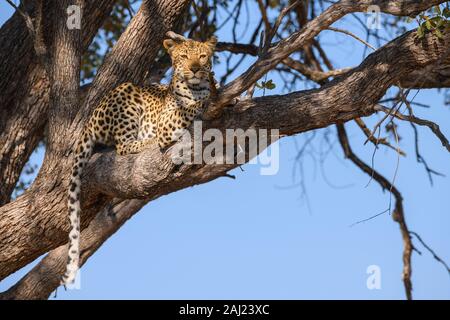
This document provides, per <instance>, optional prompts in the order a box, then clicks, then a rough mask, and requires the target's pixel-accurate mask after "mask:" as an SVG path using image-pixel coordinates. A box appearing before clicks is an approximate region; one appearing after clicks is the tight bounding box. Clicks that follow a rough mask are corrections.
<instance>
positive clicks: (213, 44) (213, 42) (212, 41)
mask: <svg viewBox="0 0 450 320" xmlns="http://www.w3.org/2000/svg"><path fill="white" fill-rule="evenodd" d="M206 44H207V45H208V47H209V48H210V49H211V50H212V51H214V50H215V49H216V44H217V37H216V36H212V37H211V38H209V39H208V40H207V41H206Z"/></svg>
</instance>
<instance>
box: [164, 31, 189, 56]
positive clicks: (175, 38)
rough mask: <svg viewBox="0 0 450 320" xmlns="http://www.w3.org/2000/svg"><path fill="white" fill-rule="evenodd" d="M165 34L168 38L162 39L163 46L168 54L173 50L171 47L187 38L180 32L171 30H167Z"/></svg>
mask: <svg viewBox="0 0 450 320" xmlns="http://www.w3.org/2000/svg"><path fill="white" fill-rule="evenodd" d="M166 36H167V37H168V38H169V39H166V40H164V41H163V46H164V48H166V50H167V52H168V53H169V54H170V53H171V52H172V50H173V48H175V46H176V45H177V44H180V43H182V42H183V41H186V40H187V39H186V38H185V37H184V36H182V35H181V34H178V33H175V32H173V31H167V32H166Z"/></svg>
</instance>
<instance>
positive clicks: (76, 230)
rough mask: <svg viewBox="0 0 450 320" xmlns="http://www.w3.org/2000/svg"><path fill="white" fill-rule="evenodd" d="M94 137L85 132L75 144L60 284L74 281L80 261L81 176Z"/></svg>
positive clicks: (91, 148)
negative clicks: (67, 225) (68, 229)
mask: <svg viewBox="0 0 450 320" xmlns="http://www.w3.org/2000/svg"><path fill="white" fill-rule="evenodd" d="M94 144H95V136H94V135H92V134H90V133H89V131H88V130H85V131H84V132H83V134H82V135H81V138H80V139H79V140H78V142H77V147H76V152H75V161H74V164H73V167H72V175H71V176H70V185H69V198H68V209H69V220H70V232H69V252H68V258H67V266H66V272H65V274H64V275H63V277H62V280H61V284H63V285H66V284H71V283H73V282H74V281H75V278H76V276H77V272H78V269H79V261H80V212H81V207H80V190H81V174H82V171H83V168H84V167H85V165H86V163H87V162H88V160H89V158H90V157H91V155H92V151H93V149H94Z"/></svg>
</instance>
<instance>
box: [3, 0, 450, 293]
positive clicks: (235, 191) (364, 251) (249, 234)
mask: <svg viewBox="0 0 450 320" xmlns="http://www.w3.org/2000/svg"><path fill="white" fill-rule="evenodd" d="M250 9H251V10H253V9H254V8H253V7H252V5H250ZM11 13H12V11H11V9H10V8H9V7H8V6H7V5H6V4H5V2H0V24H3V22H4V21H5V20H6V19H7V18H8V17H9V16H10V15H11ZM362 17H363V16H362ZM258 19H259V16H258V15H254V16H253V15H252V16H251V20H250V23H251V24H255V23H257V22H258ZM336 25H337V26H340V27H342V28H344V27H345V29H347V30H351V31H353V32H355V33H356V34H358V35H360V36H364V33H363V32H362V29H361V27H359V26H358V25H357V24H356V23H355V20H351V19H350V18H348V19H345V20H343V21H341V22H339V23H338V24H336ZM243 27H245V26H242V25H241V28H243ZM218 37H219V40H221V41H231V35H230V32H229V29H227V28H225V29H223V30H222V31H220V32H219V33H218ZM323 37H324V39H323V42H324V43H326V46H325V48H326V49H327V50H328V51H329V52H330V53H331V56H332V60H333V62H334V63H335V66H336V67H346V66H355V65H357V64H358V63H360V61H361V59H362V57H363V50H364V48H363V45H362V44H361V43H359V42H356V41H355V40H354V39H352V38H349V37H348V36H345V35H341V34H338V35H336V34H334V33H331V32H324V34H323ZM242 41H245V39H243V40H242ZM372 44H374V45H376V43H372ZM250 62H251V59H248V60H246V63H245V64H244V66H243V67H242V68H239V69H238V70H236V73H235V74H234V76H236V75H238V74H239V73H240V72H242V71H244V70H245V69H246V67H248V66H249V63H250ZM215 72H216V74H218V75H220V74H221V72H223V68H222V67H217V68H216V69H215ZM268 78H270V79H273V81H274V82H275V83H281V79H280V78H279V77H278V76H277V75H276V74H272V73H270V74H269V75H268ZM280 87H281V86H279V87H278V88H277V89H276V90H274V91H271V92H266V94H272V93H281V91H280V90H281V89H280ZM258 94H261V92H259V93H258ZM413 94H415V92H414V93H413ZM415 101H417V102H423V103H427V104H429V105H430V106H431V108H430V109H425V108H415V110H414V111H415V113H416V115H417V116H419V117H423V118H427V119H430V120H433V121H436V122H437V123H438V124H439V125H440V127H441V130H442V131H443V132H444V133H445V134H446V135H447V136H448V137H449V136H450V122H449V121H448V120H446V119H449V116H450V110H449V109H448V107H446V106H445V105H444V98H443V94H442V93H438V92H437V91H436V90H421V91H420V92H419V93H418V94H417V97H416V98H415ZM377 119H379V116H377V115H375V116H372V117H371V118H369V119H365V120H366V122H367V123H368V124H372V125H373V124H374V123H376V121H377ZM347 127H348V133H349V136H350V138H351V143H352V146H353V149H354V151H355V152H356V153H357V154H358V155H359V156H361V158H363V159H364V160H365V161H367V162H369V163H370V159H371V156H372V153H373V147H372V146H371V145H370V144H367V145H363V143H364V139H363V138H362V134H361V133H360V131H359V129H358V128H356V126H355V125H354V124H351V123H349V124H348V125H347ZM327 133H328V134H327ZM334 133H335V129H334V128H333V127H330V128H328V129H323V130H319V131H317V132H316V133H315V134H314V133H312V132H309V133H305V134H302V135H298V136H295V137H290V138H284V139H282V140H281V142H280V170H279V172H278V174H276V175H273V176H262V175H260V171H259V167H258V165H245V166H243V171H241V170H240V169H236V170H234V171H232V172H231V174H234V175H236V180H231V179H227V178H221V179H218V180H215V181H213V182H210V183H208V184H205V185H201V186H196V187H193V188H188V189H185V190H182V191H179V192H176V193H173V194H170V195H167V196H165V197H162V198H160V199H158V200H156V201H154V202H152V203H150V204H149V205H147V206H146V207H145V208H144V209H143V210H141V212H139V213H138V214H137V215H135V216H134V217H133V218H132V219H131V220H130V221H129V222H127V224H126V225H125V226H124V227H123V228H122V229H120V230H119V231H118V232H117V233H116V234H115V235H114V236H113V237H111V238H110V239H109V240H108V241H107V242H106V243H105V244H104V245H103V246H102V247H101V249H100V250H98V252H97V253H96V254H95V255H94V256H93V257H92V258H90V260H89V261H88V262H87V263H86V264H85V266H84V267H83V268H82V275H81V276H82V287H81V289H80V290H70V291H67V292H64V291H63V290H59V292H58V299H404V297H405V295H404V289H403V284H402V281H401V271H402V260H401V255H402V242H401V237H400V232H399V228H398V225H397V224H396V223H394V222H393V221H392V218H391V216H390V215H389V214H384V215H382V216H380V217H378V218H376V219H373V220H370V221H369V222H366V223H362V224H358V225H356V226H353V227H350V225H352V224H353V223H354V222H356V221H359V220H361V219H364V218H367V217H370V216H372V215H374V214H377V213H379V212H381V211H384V210H385V209H387V207H388V205H389V194H388V193H383V192H381V189H380V187H379V186H378V185H377V184H376V183H375V182H371V183H370V184H369V185H368V186H367V187H366V185H367V183H368V180H369V178H368V177H367V175H365V174H362V173H361V172H360V171H359V170H358V169H357V168H356V167H355V166H354V165H353V164H352V163H351V162H349V161H347V160H344V159H343V156H342V151H341V149H340V147H339V145H338V144H337V141H336V138H335V134H334ZM419 133H420V147H421V152H422V154H423V155H424V156H425V157H426V159H427V161H428V163H429V165H430V166H431V167H433V168H435V169H437V170H438V171H440V172H442V173H444V174H446V176H447V177H444V178H440V177H436V178H435V179H434V182H435V183H434V186H433V187H431V186H430V183H429V182H428V178H427V175H426V173H425V171H424V170H423V167H422V166H421V165H420V164H418V163H417V162H416V160H415V157H414V146H413V143H412V142H413V134H412V130H411V128H410V126H409V124H402V123H400V135H401V137H402V139H401V140H400V147H401V148H402V149H404V150H405V151H406V153H407V154H408V156H407V157H406V158H401V159H400V164H399V167H398V173H397V177H396V184H397V187H398V188H399V189H400V190H401V192H402V193H403V196H404V199H405V201H404V208H405V215H406V219H407V223H408V225H409V227H410V229H411V230H412V231H415V232H418V233H419V234H420V235H421V236H422V238H423V239H424V240H425V241H426V242H427V243H428V244H429V245H430V246H431V247H432V248H433V249H434V250H435V251H436V252H437V253H438V254H439V255H440V256H441V257H442V258H443V259H444V260H445V261H450V250H449V247H450V233H449V227H450V215H449V209H450V198H449V197H448V192H449V190H450V176H449V175H450V166H449V160H450V156H449V154H448V152H447V151H445V149H444V148H443V147H442V145H441V144H440V142H439V141H438V140H437V139H436V138H435V137H434V136H433V135H432V134H431V133H430V132H429V130H428V129H427V128H419ZM312 135H314V139H313V143H312V145H310V147H308V148H307V149H306V155H305V157H304V161H303V171H304V177H303V180H301V179H300V176H299V174H298V172H299V170H298V162H297V161H296V160H295V157H296V154H297V152H298V151H297V150H298V148H300V147H301V146H302V145H303V144H304V143H305V141H306V140H308V139H309V138H311V136H312ZM324 136H328V137H329V139H330V142H331V143H332V144H333V145H334V147H333V148H332V149H331V152H329V153H328V155H327V156H326V157H325V156H324V153H325V152H326V151H327V148H328V145H327V144H326V143H325V142H324V141H325V140H324ZM41 160H42V152H38V153H35V154H34V155H33V157H32V160H31V161H32V162H33V163H39V162H40V161H41ZM396 163H397V156H396V154H395V153H393V152H390V151H389V152H388V151H386V150H384V149H380V150H379V151H378V152H377V153H376V155H375V168H376V169H377V170H379V171H381V172H382V173H383V174H385V175H386V177H388V178H390V179H391V178H392V177H393V175H394V172H395V170H396ZM296 168H297V169H296ZM301 181H303V184H304V186H305V187H306V192H307V199H308V200H306V198H305V197H304V196H302V190H301V187H300V186H299V183H300V182H301ZM415 244H416V246H417V247H418V248H419V250H421V251H422V255H421V256H420V255H418V254H417V253H414V254H413V277H412V280H413V286H414V291H413V295H414V297H415V298H417V299H449V298H450V278H449V275H448V273H447V272H446V270H445V269H444V268H443V267H442V266H441V265H440V264H438V263H437V262H436V261H435V260H433V258H432V256H431V255H430V254H429V253H428V252H427V251H426V250H425V249H424V248H423V247H422V246H421V245H420V244H419V243H417V242H415ZM370 265H377V266H379V267H380V270H381V289H379V290H369V289H368V288H367V286H366V280H367V278H368V274H367V273H366V270H367V268H368V266H370ZM30 268H31V265H30V266H27V267H25V268H24V269H23V270H20V271H18V272H17V273H15V274H13V275H11V276H10V277H8V278H7V279H5V280H4V281H2V282H0V291H3V290H5V289H7V288H9V287H10V286H11V285H12V284H14V283H15V282H16V281H17V280H18V279H19V278H20V277H21V276H23V275H24V274H25V273H26V271H28V270H29V269H30Z"/></svg>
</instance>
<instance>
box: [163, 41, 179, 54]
mask: <svg viewBox="0 0 450 320" xmlns="http://www.w3.org/2000/svg"><path fill="white" fill-rule="evenodd" d="M163 46H164V48H165V49H166V50H167V52H168V53H169V54H170V53H172V50H173V48H174V47H175V46H176V42H175V41H173V40H172V39H166V40H164V41H163Z"/></svg>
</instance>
